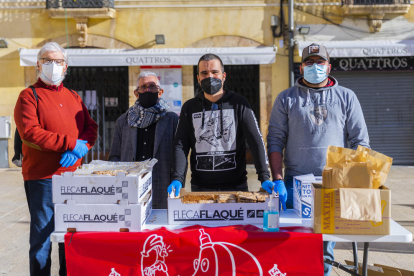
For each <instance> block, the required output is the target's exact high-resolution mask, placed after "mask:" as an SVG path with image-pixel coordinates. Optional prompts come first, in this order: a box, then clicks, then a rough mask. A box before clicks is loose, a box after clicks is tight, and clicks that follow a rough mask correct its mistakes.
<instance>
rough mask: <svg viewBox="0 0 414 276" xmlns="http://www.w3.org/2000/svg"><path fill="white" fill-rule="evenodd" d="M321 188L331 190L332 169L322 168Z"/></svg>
mask: <svg viewBox="0 0 414 276" xmlns="http://www.w3.org/2000/svg"><path fill="white" fill-rule="evenodd" d="M322 188H324V189H332V168H331V167H324V168H323V171H322Z"/></svg>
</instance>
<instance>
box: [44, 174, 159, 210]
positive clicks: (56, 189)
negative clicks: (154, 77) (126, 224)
mask: <svg viewBox="0 0 414 276" xmlns="http://www.w3.org/2000/svg"><path fill="white" fill-rule="evenodd" d="M151 188H152V172H149V173H147V174H144V175H139V176H136V175H126V174H125V173H122V172H121V173H118V174H117V176H108V175H73V173H72V172H65V173H64V174H63V175H54V176H53V177H52V190H53V203H57V204H62V203H64V202H65V200H76V202H77V203H78V204H82V203H89V204H100V203H117V202H118V200H127V201H128V202H129V203H130V204H137V203H139V202H141V201H142V199H143V198H144V197H145V196H146V194H147V193H148V192H149V191H150V190H151Z"/></svg>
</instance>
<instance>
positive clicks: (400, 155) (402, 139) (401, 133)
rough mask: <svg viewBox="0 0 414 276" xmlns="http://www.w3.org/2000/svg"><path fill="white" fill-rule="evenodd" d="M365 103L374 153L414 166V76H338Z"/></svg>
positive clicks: (365, 73)
mask: <svg viewBox="0 0 414 276" xmlns="http://www.w3.org/2000/svg"><path fill="white" fill-rule="evenodd" d="M332 75H333V76H334V77H335V78H337V80H338V83H339V85H342V86H345V87H346V88H349V89H351V90H353V91H354V92H355V94H356V95H357V97H358V100H359V102H360V103H361V107H362V111H363V113H364V117H365V122H366V124H367V127H368V134H369V140H370V146H371V148H372V149H373V150H375V151H378V152H381V153H383V154H385V155H388V156H390V157H392V158H393V159H394V160H393V164H394V165H414V139H413V137H414V104H413V103H414V72H412V71H405V72H401V71H396V72H392V71H388V72H363V73H361V72H334V73H332Z"/></svg>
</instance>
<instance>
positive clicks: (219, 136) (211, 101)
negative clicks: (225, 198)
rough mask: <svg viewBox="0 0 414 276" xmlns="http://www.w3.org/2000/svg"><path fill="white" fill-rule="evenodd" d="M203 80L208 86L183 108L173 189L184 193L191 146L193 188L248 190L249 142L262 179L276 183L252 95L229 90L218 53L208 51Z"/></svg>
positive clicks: (200, 69) (203, 61)
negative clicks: (245, 96) (272, 177)
mask: <svg viewBox="0 0 414 276" xmlns="http://www.w3.org/2000/svg"><path fill="white" fill-rule="evenodd" d="M197 79H198V82H199V84H200V86H201V89H202V91H200V92H199V93H198V94H197V96H196V97H195V98H193V99H191V100H188V101H187V102H186V103H185V104H184V105H183V107H182V109H181V114H180V121H179V124H178V127H177V133H176V136H175V139H174V150H173V168H172V170H173V173H172V180H173V181H172V183H171V185H170V186H169V187H168V193H169V194H171V192H172V190H173V189H175V194H176V195H178V193H179V192H180V189H181V187H182V185H183V183H184V180H185V173H186V170H187V156H188V153H189V151H190V149H191V157H190V165H191V172H192V175H191V189H192V191H247V190H248V186H247V177H246V175H247V172H246V141H247V143H248V144H249V147H250V150H251V152H252V155H253V158H254V164H255V167H256V172H257V175H258V178H259V180H260V182H261V183H267V185H272V182H271V181H270V180H269V178H270V174H269V170H268V159H267V155H266V150H265V147H264V142H263V139H262V135H261V134H260V130H259V126H258V124H257V121H256V118H255V116H254V113H253V111H252V109H251V108H250V105H249V103H248V101H247V100H246V98H244V97H243V96H241V95H239V94H236V93H235V92H233V91H230V90H224V89H223V83H224V81H225V80H226V73H225V72H224V66H223V62H222V61H221V59H220V58H219V57H218V56H217V55H214V54H206V55H204V56H202V57H201V58H200V60H199V62H198V75H197Z"/></svg>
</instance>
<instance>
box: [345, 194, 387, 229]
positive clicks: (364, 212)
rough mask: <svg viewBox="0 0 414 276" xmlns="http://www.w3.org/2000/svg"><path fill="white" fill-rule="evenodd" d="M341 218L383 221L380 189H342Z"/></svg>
mask: <svg viewBox="0 0 414 276" xmlns="http://www.w3.org/2000/svg"><path fill="white" fill-rule="evenodd" d="M339 196H340V205H341V218H343V219H349V220H372V221H374V222H380V221H382V216H381V194H380V190H379V189H370V190H366V189H340V190H339Z"/></svg>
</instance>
